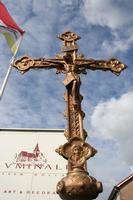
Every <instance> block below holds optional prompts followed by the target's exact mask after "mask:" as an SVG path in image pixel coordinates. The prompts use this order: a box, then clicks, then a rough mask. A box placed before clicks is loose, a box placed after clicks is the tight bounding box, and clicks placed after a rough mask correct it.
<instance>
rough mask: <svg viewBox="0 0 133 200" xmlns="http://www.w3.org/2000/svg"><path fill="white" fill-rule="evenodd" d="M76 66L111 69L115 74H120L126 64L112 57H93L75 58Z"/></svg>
mask: <svg viewBox="0 0 133 200" xmlns="http://www.w3.org/2000/svg"><path fill="white" fill-rule="evenodd" d="M75 64H76V66H77V68H80V67H81V68H84V69H91V70H103V71H111V72H112V73H114V74H115V75H117V76H118V75H120V73H121V71H122V70H124V69H125V68H126V67H127V66H126V65H125V64H123V63H122V62H120V61H119V60H117V59H115V58H112V59H110V60H107V61H106V60H94V59H76V60H75Z"/></svg>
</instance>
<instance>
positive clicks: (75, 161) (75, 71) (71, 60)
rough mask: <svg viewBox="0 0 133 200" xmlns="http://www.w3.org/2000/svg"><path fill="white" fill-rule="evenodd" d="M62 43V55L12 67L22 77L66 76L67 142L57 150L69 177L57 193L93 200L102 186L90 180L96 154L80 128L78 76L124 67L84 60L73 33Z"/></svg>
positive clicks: (21, 61) (73, 199)
mask: <svg viewBox="0 0 133 200" xmlns="http://www.w3.org/2000/svg"><path fill="white" fill-rule="evenodd" d="M59 39H61V40H62V41H63V43H64V44H63V46H62V49H61V53H60V54H58V55H57V56H56V57H55V58H48V59H46V58H37V59H32V58H30V57H28V56H24V57H22V58H20V59H19V60H16V61H15V62H14V64H13V66H14V67H16V68H17V69H18V70H20V71H21V72H22V73H25V72H27V71H28V70H30V69H36V68H37V69H38V68H40V69H41V68H42V69H53V68H54V69H56V73H57V74H59V73H63V74H65V79H64V81H63V83H64V85H65V87H66V92H65V94H64V99H65V101H66V102H67V109H66V110H65V113H64V116H65V118H66V119H67V121H68V127H67V129H66V130H65V132H64V135H65V136H66V138H67V140H68V142H67V143H65V144H64V145H62V146H60V147H59V148H58V149H56V152H58V153H59V154H60V155H62V156H63V157H64V158H65V159H67V160H68V174H67V176H66V177H65V178H63V179H62V180H61V181H59V182H58V184H57V193H58V194H59V195H60V197H61V198H62V199H63V200H92V199H95V198H96V197H97V196H98V194H99V193H100V192H102V183H101V182H98V181H97V180H96V179H95V178H93V177H91V176H89V174H88V172H87V162H86V161H87V159H89V158H90V157H92V156H94V155H95V154H96V152H97V151H96V150H95V149H94V148H93V147H92V146H90V145H89V144H87V143H86V142H85V139H86V136H87V133H86V131H85V130H84V128H83V119H84V116H85V114H84V112H83V111H82V109H81V101H82V99H83V97H82V96H81V95H80V85H81V81H80V76H79V74H86V73H87V70H103V71H111V72H112V73H114V74H115V75H119V74H120V73H121V71H122V70H124V69H125V68H126V65H125V64H123V63H121V62H120V61H119V60H117V59H114V58H113V59H110V60H107V61H105V60H94V59H85V58H84V56H83V55H82V54H78V49H79V47H78V45H77V44H76V41H77V40H79V39H80V37H79V36H78V35H77V34H75V33H73V32H65V33H63V34H61V35H60V36H59Z"/></svg>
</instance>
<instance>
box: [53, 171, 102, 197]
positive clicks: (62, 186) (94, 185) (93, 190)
mask: <svg viewBox="0 0 133 200" xmlns="http://www.w3.org/2000/svg"><path fill="white" fill-rule="evenodd" d="M102 191H103V188H102V183H101V182H98V181H97V180H96V179H95V178H93V177H92V176H89V175H88V173H87V172H86V171H84V170H79V169H78V168H75V169H73V170H72V171H71V172H69V173H68V174H67V176H66V177H64V178H62V179H61V181H59V182H58V184H57V190H56V192H57V194H59V196H60V198H61V199H63V200H92V199H96V198H97V196H98V194H99V193H101V192H102Z"/></svg>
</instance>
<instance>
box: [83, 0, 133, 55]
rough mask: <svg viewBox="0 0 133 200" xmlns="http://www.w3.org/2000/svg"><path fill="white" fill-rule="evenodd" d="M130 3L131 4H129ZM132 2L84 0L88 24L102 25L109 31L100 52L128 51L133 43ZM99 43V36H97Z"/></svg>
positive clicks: (85, 16) (84, 14)
mask: <svg viewBox="0 0 133 200" xmlns="http://www.w3.org/2000/svg"><path fill="white" fill-rule="evenodd" d="M129 5H130V6H129ZM132 7H133V5H132V2H131V1H130V0H127V1H126V2H124V1H120V0H116V1H115V2H114V1H113V0H106V1H105V0H95V1H94V0H90V1H88V0H84V6H83V8H82V15H83V16H84V18H85V20H86V22H87V23H88V25H94V26H100V27H102V28H103V29H104V31H105V30H106V28H108V33H109V34H108V33H106V31H105V33H106V34H107V35H106V38H103V41H102V42H101V46H100V48H99V49H100V50H99V52H102V53H104V54H105V55H109V54H112V55H113V54H114V53H117V52H126V51H127V50H128V49H129V48H130V47H131V45H132V44H133V34H132V32H133V14H132ZM95 40H96V41H97V43H98V42H99V41H100V39H99V38H95Z"/></svg>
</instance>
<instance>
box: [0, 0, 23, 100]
mask: <svg viewBox="0 0 133 200" xmlns="http://www.w3.org/2000/svg"><path fill="white" fill-rule="evenodd" d="M0 32H1V33H2V34H3V35H4V36H5V38H6V40H7V44H8V46H9V48H10V49H11V52H12V53H13V57H12V59H11V62H10V64H9V68H8V71H7V74H6V76H5V79H4V81H3V84H2V86H1V88H0V97H1V96H2V95H3V92H4V89H5V86H6V84H7V81H8V78H9V75H10V72H11V69H12V66H11V64H12V63H13V61H14V58H15V55H16V53H17V51H18V48H19V45H20V43H21V41H22V38H23V34H24V32H25V31H23V30H22V29H21V28H20V27H19V26H18V25H17V24H16V22H15V21H14V20H13V18H12V17H11V15H10V14H9V12H8V10H7V9H6V7H5V5H4V4H3V3H2V2H1V1H0Z"/></svg>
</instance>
